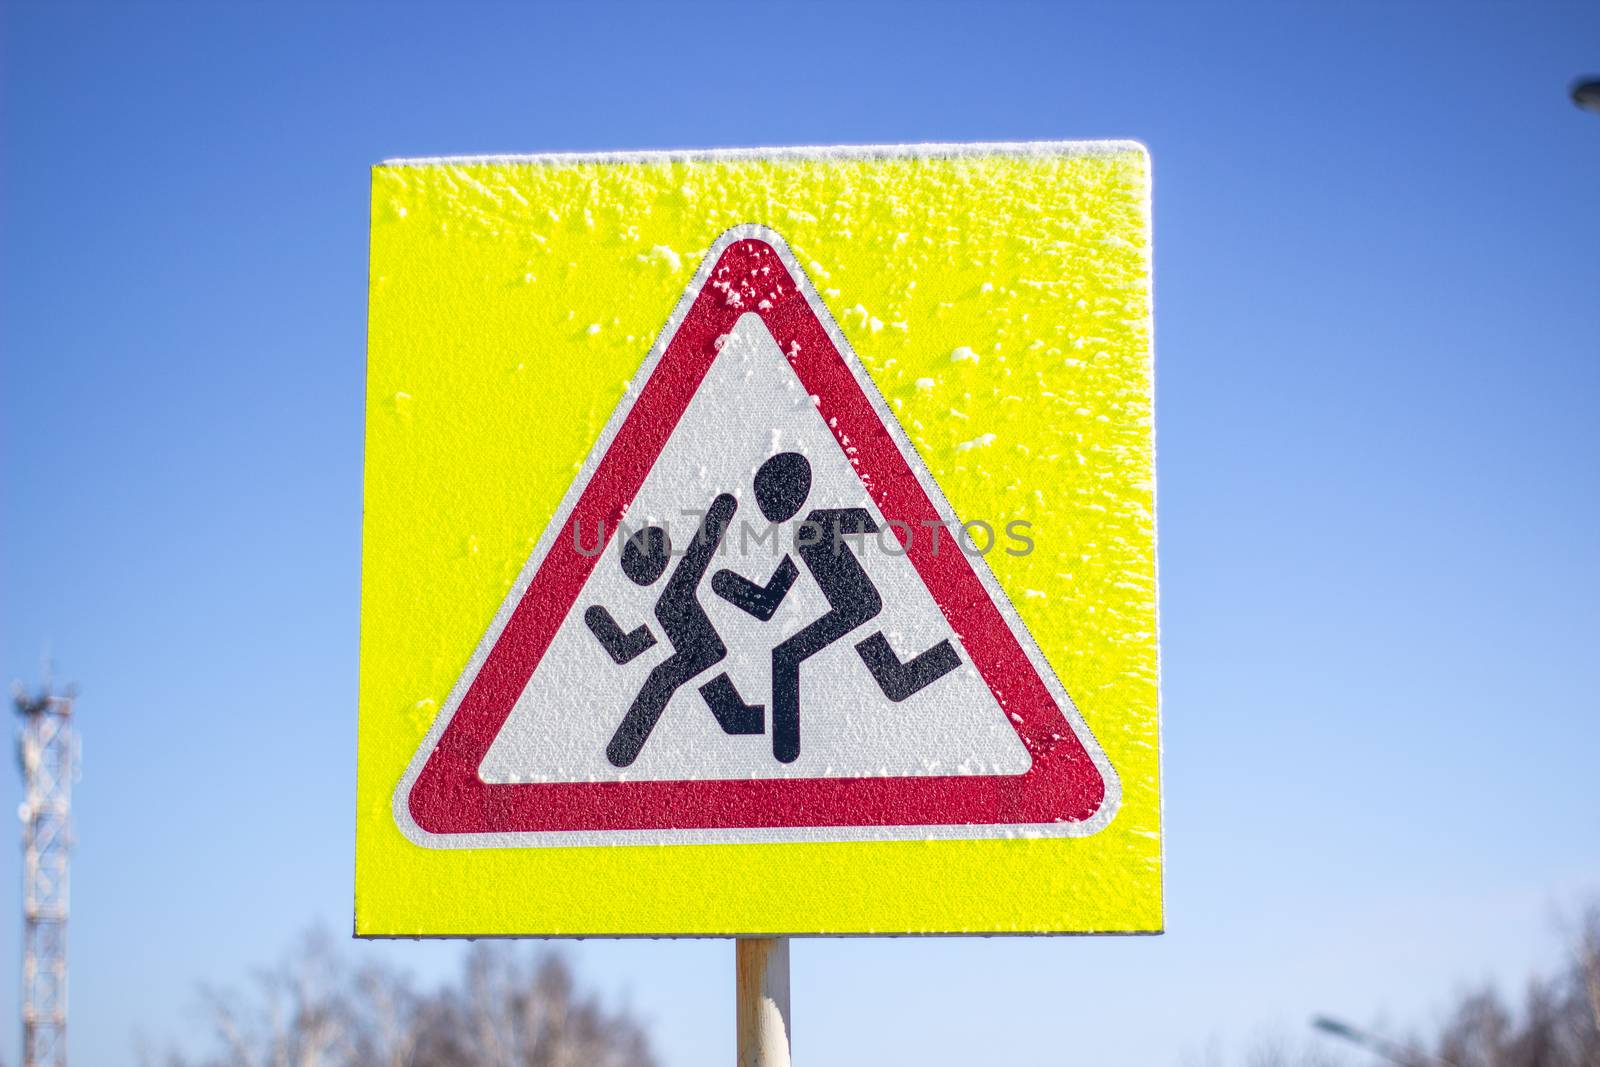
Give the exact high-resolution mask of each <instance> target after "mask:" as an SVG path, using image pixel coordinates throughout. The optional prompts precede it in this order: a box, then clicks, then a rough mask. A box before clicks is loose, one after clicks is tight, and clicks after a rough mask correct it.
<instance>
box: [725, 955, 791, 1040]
mask: <svg viewBox="0 0 1600 1067" xmlns="http://www.w3.org/2000/svg"><path fill="white" fill-rule="evenodd" d="M734 945H735V946H736V947H735V952H736V953H737V961H736V964H735V968H734V971H735V980H736V984H737V986H738V1036H739V1067H789V939H788V938H787V937H741V938H739V939H738V940H736V941H735V942H734Z"/></svg>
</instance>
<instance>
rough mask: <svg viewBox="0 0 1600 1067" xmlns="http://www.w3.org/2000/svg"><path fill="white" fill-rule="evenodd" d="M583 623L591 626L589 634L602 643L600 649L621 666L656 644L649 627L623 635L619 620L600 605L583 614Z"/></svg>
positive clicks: (641, 627) (642, 627)
mask: <svg viewBox="0 0 1600 1067" xmlns="http://www.w3.org/2000/svg"><path fill="white" fill-rule="evenodd" d="M583 621H584V622H586V623H588V624H589V632H590V633H592V634H594V637H595V640H596V641H599V642H600V647H601V648H604V649H605V650H606V652H607V653H608V654H609V655H610V656H611V659H612V661H613V662H615V663H617V664H619V665H620V664H623V663H627V662H628V661H629V660H631V659H634V658H635V657H637V656H638V655H639V654H640V653H642V652H644V650H645V649H647V648H649V647H650V646H651V645H654V644H655V643H656V638H655V634H652V633H651V632H650V627H648V626H640V627H639V628H638V629H636V630H633V631H632V632H631V633H623V632H622V627H620V626H618V625H617V620H615V619H613V618H612V617H611V612H609V611H607V610H606V609H605V608H602V607H600V606H599V605H598V604H596V605H595V606H594V607H592V608H590V609H589V610H588V611H586V612H584V613H583Z"/></svg>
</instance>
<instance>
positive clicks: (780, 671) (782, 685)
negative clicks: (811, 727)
mask: <svg viewBox="0 0 1600 1067" xmlns="http://www.w3.org/2000/svg"><path fill="white" fill-rule="evenodd" d="M858 625H860V623H859V621H857V620H854V619H851V618H848V617H847V616H845V615H844V614H843V613H841V612H837V611H830V612H828V613H827V614H826V615H824V616H822V618H820V619H818V620H817V621H816V622H814V623H812V624H810V625H809V626H807V627H806V628H805V629H803V630H801V631H800V632H799V633H797V634H795V635H794V636H793V637H791V638H789V640H787V641H785V642H783V643H782V644H780V645H779V646H778V647H777V648H774V649H773V650H772V755H773V758H774V759H776V760H777V761H778V762H779V763H793V762H794V761H795V760H797V759H799V758H800V664H802V663H804V662H805V661H806V660H808V659H810V658H811V657H812V656H814V655H816V654H817V653H818V652H821V651H822V650H823V649H825V648H827V647H828V646H829V645H831V644H833V643H834V642H835V641H837V640H839V638H841V637H843V636H844V635H845V634H847V633H849V632H850V631H851V630H853V629H855V628H856V627H857V626H858Z"/></svg>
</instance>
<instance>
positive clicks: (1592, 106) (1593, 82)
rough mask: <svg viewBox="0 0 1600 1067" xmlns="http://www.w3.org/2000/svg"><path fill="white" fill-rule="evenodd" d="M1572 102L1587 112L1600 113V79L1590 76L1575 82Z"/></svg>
mask: <svg viewBox="0 0 1600 1067" xmlns="http://www.w3.org/2000/svg"><path fill="white" fill-rule="evenodd" d="M1572 102H1573V103H1574V104H1577V105H1578V106H1579V107H1581V108H1583V109H1584V110H1586V111H1594V112H1597V113H1600V77H1597V76H1595V75H1593V74H1590V75H1586V76H1584V77H1582V78H1579V79H1578V80H1577V81H1575V82H1573V83H1572Z"/></svg>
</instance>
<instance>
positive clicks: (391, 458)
mask: <svg viewBox="0 0 1600 1067" xmlns="http://www.w3.org/2000/svg"><path fill="white" fill-rule="evenodd" d="M1147 182H1148V179H1147V165H1146V158H1145V156H1144V154H1143V152H1142V150H1140V149H1139V148H1138V147H1137V146H1132V145H1127V144H1121V143H1114V144H1093V145H1061V144H1043V145H1017V146H965V147H958V148H950V147H928V148H914V149H855V150H785V151H776V152H770V153H764V152H733V153H705V154H684V155H639V156H618V157H599V158H579V157H534V158H529V159H522V160H473V161H448V160H440V161H419V162H413V163H400V164H392V165H386V166H384V167H380V168H378V169H377V170H376V171H375V174H374V191H373V207H374V214H373V244H372V250H373V251H372V256H373V261H372V306H371V341H370V344H371V353H370V360H369V398H368V411H369V416H368V453H367V457H368V476H367V510H366V530H365V538H364V540H365V559H364V582H363V667H362V708H361V742H360V771H359V778H360V782H359V788H360V817H359V821H358V841H357V916H356V919H357V931H358V933H362V934H370V935H416V934H557V933H572V934H606V933H656V934H673V933H684V934H708V933H723V934H727V933H806V932H826V933H848V932H866V931H878V932H922V931H930V932H931V931H1098V930H1103V931H1117V930H1126V931H1133V930H1151V929H1158V928H1159V925H1160V838H1159V783H1158V779H1157V774H1158V765H1157V752H1158V747H1157V741H1156V692H1155V626H1154V612H1155V598H1154V530H1153V493H1152V484H1151V483H1152V479H1151V459H1152V454H1151V444H1150V425H1151V423H1150V358H1149V329H1148V277H1149V273H1148V222H1147V219H1148V212H1147V208H1146V205H1147ZM491 601H492V602H491ZM1075 698H1076V699H1075Z"/></svg>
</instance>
